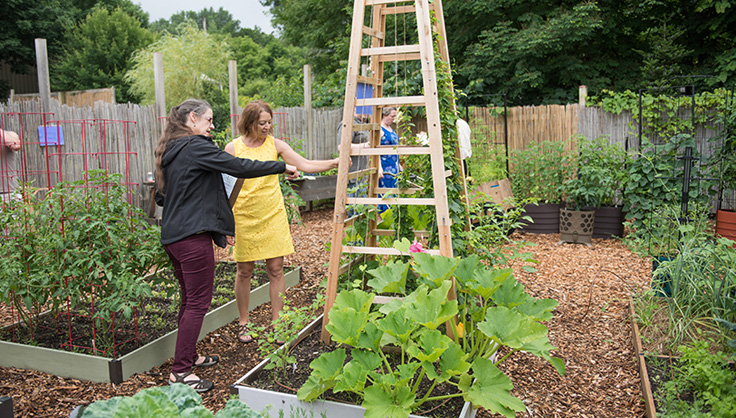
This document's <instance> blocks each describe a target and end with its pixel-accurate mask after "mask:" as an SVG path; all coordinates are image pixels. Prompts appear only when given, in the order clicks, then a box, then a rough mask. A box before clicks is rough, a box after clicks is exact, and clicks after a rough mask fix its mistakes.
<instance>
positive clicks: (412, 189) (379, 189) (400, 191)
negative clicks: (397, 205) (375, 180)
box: [373, 187, 424, 194]
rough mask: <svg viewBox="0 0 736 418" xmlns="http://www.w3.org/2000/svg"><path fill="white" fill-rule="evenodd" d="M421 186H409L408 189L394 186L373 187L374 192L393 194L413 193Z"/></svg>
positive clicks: (419, 189)
mask: <svg viewBox="0 0 736 418" xmlns="http://www.w3.org/2000/svg"><path fill="white" fill-rule="evenodd" d="M421 190H424V189H421V188H417V187H410V188H408V189H396V188H389V187H376V188H375V189H373V191H374V192H376V193H379V194H386V193H394V194H414V193H416V192H419V191H421Z"/></svg>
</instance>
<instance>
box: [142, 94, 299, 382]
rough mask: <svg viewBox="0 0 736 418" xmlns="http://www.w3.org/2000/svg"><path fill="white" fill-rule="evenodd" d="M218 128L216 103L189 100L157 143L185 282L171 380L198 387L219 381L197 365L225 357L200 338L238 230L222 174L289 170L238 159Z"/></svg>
mask: <svg viewBox="0 0 736 418" xmlns="http://www.w3.org/2000/svg"><path fill="white" fill-rule="evenodd" d="M213 128H214V125H213V124H212V107H211V106H210V105H209V103H207V102H205V101H203V100H196V99H189V100H186V101H184V102H183V103H182V104H180V105H179V106H175V107H173V108H172V109H171V111H170V112H169V116H168V118H167V123H166V128H164V133H163V134H162V135H161V138H160V139H159V141H158V145H157V147H156V154H155V155H156V188H157V194H156V202H157V203H158V204H159V205H161V206H163V214H162V218H161V244H163V245H164V249H165V250H166V253H167V254H168V255H169V258H170V259H171V261H172V263H173V265H174V272H175V274H176V278H177V280H178V281H179V286H180V288H181V289H180V293H181V302H180V303H181V304H180V307H179V324H178V325H179V332H178V335H177V338H176V351H175V353H174V363H173V365H172V366H171V374H170V375H169V383H170V384H171V383H177V382H179V383H184V384H187V385H189V386H191V387H192V388H194V390H196V391H197V392H200V393H201V392H206V391H208V390H210V389H212V387H213V386H214V384H213V383H212V382H210V381H208V380H204V379H200V378H199V377H197V376H196V375H195V374H193V373H192V368H193V367H207V366H213V365H215V364H216V363H217V362H218V361H219V358H218V356H198V355H197V347H196V344H197V339H198V337H199V332H200V330H201V328H202V321H203V319H204V315H205V314H206V313H207V310H208V309H209V307H210V303H211V302H212V288H213V283H214V277H215V254H214V248H213V246H212V242H213V241H214V242H215V244H217V245H218V246H220V247H223V248H224V247H225V246H226V244H227V239H226V237H228V236H233V235H234V234H235V221H234V219H233V213H232V211H231V209H230V205H229V203H228V198H227V193H226V192H225V186H224V184H223V181H222V174H221V173H227V174H229V175H231V176H234V177H240V178H253V177H260V176H267V175H271V174H279V173H284V172H287V173H290V174H293V173H294V171H295V169H294V168H293V167H291V166H287V165H286V164H285V163H284V162H282V161H254V160H248V159H241V158H235V157H233V156H232V155H230V154H228V153H226V152H225V151H222V150H221V149H219V148H218V147H217V146H216V145H215V144H214V143H213V142H212V139H211V138H210V136H209V133H210V131H211V130H212V129H213Z"/></svg>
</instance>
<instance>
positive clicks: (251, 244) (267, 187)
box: [233, 135, 294, 262]
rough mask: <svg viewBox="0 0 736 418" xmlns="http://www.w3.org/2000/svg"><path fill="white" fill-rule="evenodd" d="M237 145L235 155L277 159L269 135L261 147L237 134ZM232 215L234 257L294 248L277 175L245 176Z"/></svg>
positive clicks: (273, 254)
mask: <svg viewBox="0 0 736 418" xmlns="http://www.w3.org/2000/svg"><path fill="white" fill-rule="evenodd" d="M234 145H235V156H236V157H240V158H250V159H251V160H260V161H275V160H277V159H278V152H276V145H275V144H274V139H273V137H272V136H270V135H269V136H268V137H267V138H266V140H265V141H264V142H263V144H262V145H261V146H260V147H258V148H249V147H247V146H246V145H245V144H243V141H242V137H238V139H237V140H235V142H234ZM233 215H235V252H234V255H233V256H234V258H235V261H240V262H245V261H256V260H265V259H269V258H275V257H282V256H285V255H289V254H292V253H293V252H294V245H293V244H292V242H291V232H290V231H289V222H288V220H287V217H286V208H285V207H284V197H283V195H282V194H281V187H280V186H279V176H278V175H270V176H265V177H257V178H254V179H245V180H244V181H243V188H242V189H240V194H238V199H237V200H236V202H235V206H233Z"/></svg>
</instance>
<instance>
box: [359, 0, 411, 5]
mask: <svg viewBox="0 0 736 418" xmlns="http://www.w3.org/2000/svg"><path fill="white" fill-rule="evenodd" d="M397 3H413V1H411V0H404V1H402V0H365V5H366V6H378V5H384V4H397Z"/></svg>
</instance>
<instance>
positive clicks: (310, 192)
mask: <svg viewBox="0 0 736 418" xmlns="http://www.w3.org/2000/svg"><path fill="white" fill-rule="evenodd" d="M291 182H292V184H293V185H294V191H296V193H297V194H298V195H299V197H301V198H302V200H303V201H305V202H311V201H314V200H322V199H331V198H334V197H335V189H336V187H337V176H316V177H314V178H313V179H299V180H291Z"/></svg>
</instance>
